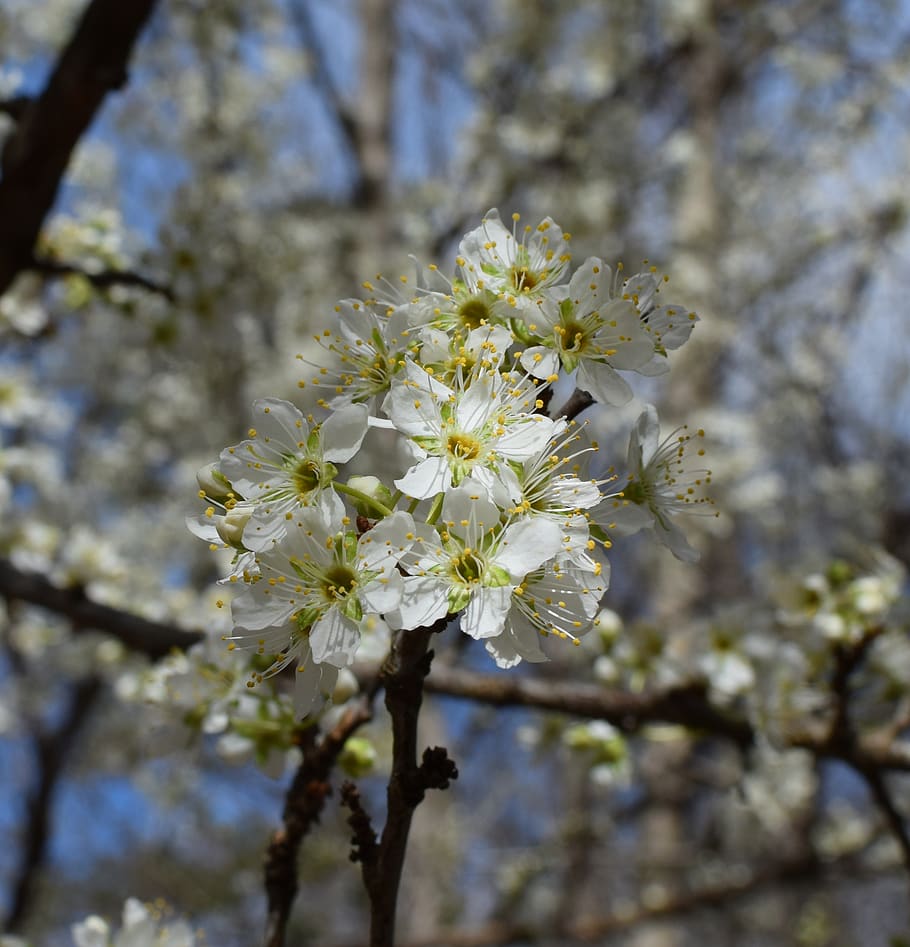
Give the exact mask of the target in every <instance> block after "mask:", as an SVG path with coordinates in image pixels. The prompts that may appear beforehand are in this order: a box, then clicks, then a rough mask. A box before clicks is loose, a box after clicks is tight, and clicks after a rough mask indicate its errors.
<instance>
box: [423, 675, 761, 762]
mask: <svg viewBox="0 0 910 947" xmlns="http://www.w3.org/2000/svg"><path fill="white" fill-rule="evenodd" d="M426 689H427V691H429V692H430V693H436V694H445V695H447V696H449V697H463V698H468V699H470V700H477V701H480V702H482V703H485V704H492V705H494V706H498V707H503V706H517V707H535V708H537V709H539V710H555V711H558V712H560V713H565V714H571V715H572V716H575V717H587V718H589V719H592V720H606V721H608V722H609V723H612V724H613V725H614V726H616V727H619V728H620V729H622V730H624V731H626V732H633V731H635V730H638V729H639V728H640V727H642V726H643V725H645V724H648V723H678V724H680V725H682V726H686V727H690V728H691V729H694V730H704V731H706V732H708V733H712V734H716V735H718V736H724V737H727V738H728V739H730V740H732V741H733V742H734V743H736V744H737V745H739V746H744V747H745V746H749V745H750V744H751V743H752V742H753V740H754V733H753V731H752V728H751V727H750V726H749V724H748V723H747V722H745V721H743V720H739V719H737V718H735V717H728V716H726V715H725V714H722V713H720V712H719V711H718V710H716V709H715V708H714V707H713V706H712V705H711V703H710V702H709V701H708V699H707V695H706V693H705V688H704V686H703V685H701V684H688V685H682V686H678V687H672V688H669V689H667V690H663V691H651V692H647V691H646V692H643V693H629V692H627V691H619V690H609V689H607V688H605V687H603V686H601V685H598V684H579V683H577V682H574V681H554V680H544V679H541V678H533V677H521V676H518V675H516V674H512V675H500V674H477V673H475V672H473V671H465V670H462V669H460V668H455V667H444V666H441V665H440V666H437V667H435V668H434V669H433V672H432V674H430V677H429V678H428V680H427V684H426Z"/></svg>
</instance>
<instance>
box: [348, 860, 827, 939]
mask: <svg viewBox="0 0 910 947" xmlns="http://www.w3.org/2000/svg"><path fill="white" fill-rule="evenodd" d="M823 873H824V868H823V866H822V865H821V864H820V863H819V862H818V861H817V860H816V859H815V858H814V857H812V856H811V855H808V856H806V857H801V858H793V859H789V860H786V861H782V862H780V863H779V864H776V865H770V866H768V867H766V868H763V869H759V870H757V871H755V872H753V873H752V874H750V875H749V876H748V877H746V878H743V879H741V880H739V879H737V880H733V881H726V882H723V883H720V884H715V885H707V886H704V887H699V888H695V889H693V890H690V891H687V892H683V893H681V894H678V895H675V896H668V898H667V899H666V900H665V901H664V902H663V903H662V904H660V905H658V906H651V907H648V906H645V905H640V906H637V907H635V908H631V909H627V910H624V911H621V912H620V911H617V912H616V913H615V914H608V915H606V916H605V917H592V918H586V919H585V918H583V919H581V920H578V921H575V922H574V923H571V924H567V925H566V927H565V928H564V929H563V930H562V931H560V943H601V942H603V940H604V938H606V937H609V936H610V935H613V934H618V933H622V932H623V931H628V930H630V929H632V928H635V927H637V926H638V925H640V924H644V923H648V922H651V921H657V920H662V919H664V918H669V917H674V916H677V915H680V914H688V913H691V912H693V911H698V910H701V909H703V908H711V907H720V906H722V905H725V904H729V903H731V902H734V901H737V900H738V899H740V898H744V897H748V896H749V895H752V894H756V893H758V892H759V891H761V890H762V889H764V888H767V887H768V886H770V885H773V884H779V883H781V882H800V881H805V880H808V879H809V878H812V877H816V876H818V875H821V874H823ZM541 937H542V932H541V930H540V928H539V927H538V926H536V925H533V924H527V923H521V922H517V923H508V922H498V921H497V922H492V923H489V924H484V925H482V926H480V927H476V928H474V929H473V930H448V931H440V932H439V933H437V934H432V935H430V936H428V937H422V938H420V939H419V940H411V941H407V942H406V944H404V945H402V947H499V945H501V944H534V943H539V942H540V941H541ZM336 947H355V945H354V944H353V943H351V944H343V945H336Z"/></svg>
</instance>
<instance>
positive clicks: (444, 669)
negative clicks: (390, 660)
mask: <svg viewBox="0 0 910 947" xmlns="http://www.w3.org/2000/svg"><path fill="white" fill-rule="evenodd" d="M0 596H2V597H4V598H6V599H9V600H12V601H22V602H28V603H29V604H32V605H38V606H39V607H41V608H47V609H49V610H50V611H53V612H57V613H58V614H61V615H65V616H66V617H67V618H69V619H70V620H71V621H72V622H73V625H74V630H75V631H77V632H78V631H83V630H92V629H93V630H96V631H100V632H104V633H105V634H109V635H111V636H112V637H114V638H116V639H117V640H118V641H120V642H121V643H122V644H124V645H126V646H127V647H128V648H131V649H133V650H134V651H138V652H140V653H142V654H146V655H148V657H150V658H152V659H155V658H161V657H163V656H164V655H166V654H167V653H168V652H170V651H172V650H173V649H174V648H183V649H186V648H189V647H190V646H191V645H193V644H195V643H196V642H198V641H201V640H202V639H203V635H202V633H201V632H197V631H187V630H185V629H182V628H178V627H177V626H176V625H173V624H166V623H164V622H156V621H149V620H148V619H145V618H140V617H139V616H138V615H133V614H131V613H129V612H125V611H122V610H120V609H118V608H112V607H111V606H109V605H101V604H99V603H97V602H93V601H92V600H91V599H89V598H87V597H86V596H85V594H84V593H83V592H82V591H81V590H79V589H62V588H60V587H59V586H56V585H54V584H53V583H52V582H50V581H49V580H48V579H47V578H45V577H44V576H42V575H37V574H35V573H27V572H22V571H21V570H19V569H17V568H16V567H15V566H13V565H12V563H10V562H9V560H7V559H2V558H0ZM358 677H360V678H361V681H362V683H363V681H364V680H372V679H373V674H371V673H365V672H363V671H358ZM425 689H426V690H427V692H429V693H433V694H439V695H442V696H448V697H457V698H462V699H466V700H475V701H478V702H479V703H485V704H490V705H492V706H497V707H506V706H516V707H532V708H536V709H538V710H555V711H558V712H560V713H565V714H571V715H573V716H577V717H586V718H588V719H591V720H607V721H609V722H610V723H612V724H614V726H617V727H620V728H621V729H623V730H625V731H626V732H633V731H635V730H637V729H639V728H640V727H641V726H644V725H646V724H649V723H675V724H678V725H680V726H685V727H690V728H692V729H694V730H700V731H702V732H704V733H709V734H712V735H715V736H718V737H723V738H726V739H729V740H732V741H733V742H734V743H736V744H737V745H738V746H749V745H751V743H752V742H753V741H754V739H755V734H754V731H753V729H752V727H751V725H750V724H749V723H748V722H747V721H745V720H741V719H739V718H736V717H732V716H728V715H726V714H724V713H721V712H720V711H719V710H717V709H716V708H715V707H714V706H713V705H712V704H711V703H710V701H709V700H708V697H707V695H706V693H705V691H704V687H703V686H702V685H699V684H690V685H687V686H683V687H675V688H669V689H667V690H662V691H650V692H647V691H646V692H644V693H638V694H633V693H627V692H625V691H618V690H610V689H608V688H605V687H602V686H601V685H598V684H579V683H578V682H576V681H559V680H544V679H539V678H533V677H521V676H518V675H516V674H509V675H506V674H502V675H501V674H478V673H476V672H474V671H466V670H463V669H460V668H455V667H449V666H444V665H441V664H437V665H436V666H435V667H434V668H433V671H432V673H431V674H430V675H429V677H428V678H427V680H426V688H425ZM789 745H790V746H792V747H798V748H800V749H805V750H809V751H810V752H812V753H814V754H815V755H816V756H819V757H823V758H829V759H841V760H843V761H844V762H847V763H850V764H855V765H857V766H860V767H866V768H868V767H872V768H877V769H880V770H892V771H895V772H910V746H908V745H906V744H904V743H901V742H895V741H894V740H893V739H892V738H890V737H889V738H885V739H883V738H882V734H881V733H872V734H868V735H863V736H859V737H855V738H854V739H853V741H852V742H851V743H850V744H849V745H841V744H840V743H839V742H838V743H835V744H832V743H831V742H830V740H829V736H828V735H827V734H813V733H803V734H799V735H796V736H794V737H792V738H791V739H790V744H789Z"/></svg>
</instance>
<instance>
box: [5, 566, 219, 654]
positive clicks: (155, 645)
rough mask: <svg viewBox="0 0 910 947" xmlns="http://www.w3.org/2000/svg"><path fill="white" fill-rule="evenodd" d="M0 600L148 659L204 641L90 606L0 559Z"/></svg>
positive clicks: (76, 593)
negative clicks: (44, 613) (64, 621)
mask: <svg viewBox="0 0 910 947" xmlns="http://www.w3.org/2000/svg"><path fill="white" fill-rule="evenodd" d="M0 597H3V598H6V599H8V600H10V601H19V602H28V603H29V604H31V605H38V606H40V607H41V608H47V609H49V610H50V611H52V612H56V613H57V614H59V615H64V616H66V617H67V618H69V619H70V621H72V622H73V625H74V630H75V631H84V630H91V629H94V630H96V631H102V632H105V633H106V634H109V635H112V636H113V637H115V638H117V639H118V640H119V641H120V642H122V643H123V644H125V645H126V646H127V647H128V648H132V649H133V650H134V651H139V652H141V653H143V654H146V655H148V656H149V657H150V658H161V657H164V655H166V654H168V653H169V652H170V651H172V650H173V649H174V648H183V649H186V648H189V647H190V646H191V645H193V644H195V643H196V642H197V641H201V640H202V638H203V635H202V634H201V633H200V632H195V631H185V630H183V629H182V628H177V627H176V626H174V625H168V624H164V623H162V622H156V621H149V620H148V619H146V618H140V617H139V616H138V615H132V614H130V613H129V612H124V611H121V610H120V609H118V608H111V607H110V606H109V605H101V604H99V603H98V602H93V601H92V600H91V599H89V598H88V597H87V596H86V595H85V593H84V591H82V590H81V589H79V588H71V589H62V588H60V587H59V586H57V585H54V584H53V583H52V582H50V581H49V580H48V579H46V578H45V577H44V576H42V575H38V574H36V573H28V572H22V571H21V570H19V569H17V568H16V567H15V566H14V565H13V564H12V563H11V562H10V561H9V560H7V559H0Z"/></svg>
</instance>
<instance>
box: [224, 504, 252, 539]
mask: <svg viewBox="0 0 910 947" xmlns="http://www.w3.org/2000/svg"><path fill="white" fill-rule="evenodd" d="M252 515H253V511H252V510H251V509H249V508H245V507H239V506H237V507H234V509H233V510H228V511H227V513H225V515H224V516H216V517H215V529H216V530H217V532H218V535H219V536H220V537H221V538H222V539H223V540H224V541H225V542H226V543H227V544H228V546H233V547H234V548H235V549H243V530H244V528H245V527H246V524H247V523H248V522H249V521H250V517H251V516H252Z"/></svg>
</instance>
